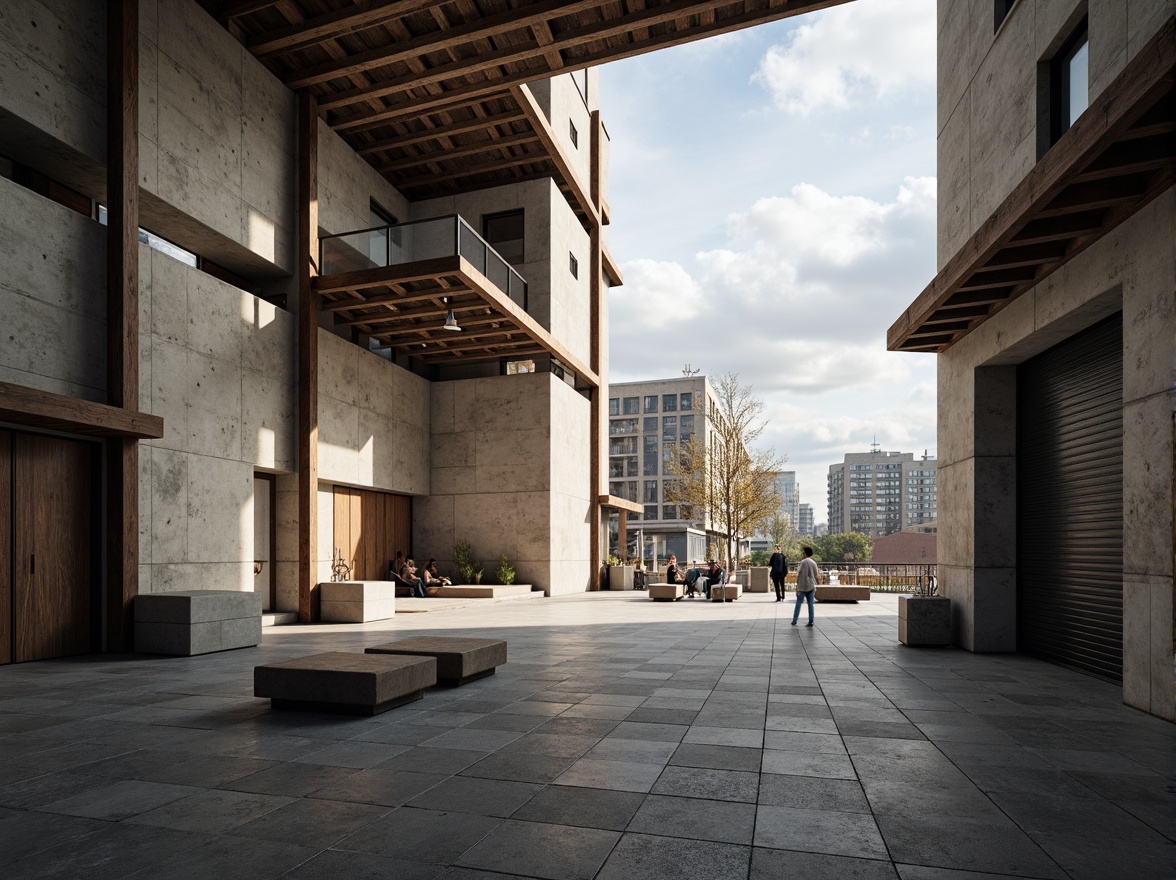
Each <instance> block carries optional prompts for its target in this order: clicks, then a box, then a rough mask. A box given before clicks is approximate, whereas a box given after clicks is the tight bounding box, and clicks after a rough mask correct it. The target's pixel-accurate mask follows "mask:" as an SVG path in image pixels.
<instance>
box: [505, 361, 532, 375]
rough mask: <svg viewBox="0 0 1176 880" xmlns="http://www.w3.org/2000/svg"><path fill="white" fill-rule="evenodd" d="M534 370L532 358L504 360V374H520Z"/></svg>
mask: <svg viewBox="0 0 1176 880" xmlns="http://www.w3.org/2000/svg"><path fill="white" fill-rule="evenodd" d="M534 372H535V362H534V361H533V360H525V361H507V362H506V375H508V376H522V375H523V374H525V373H534Z"/></svg>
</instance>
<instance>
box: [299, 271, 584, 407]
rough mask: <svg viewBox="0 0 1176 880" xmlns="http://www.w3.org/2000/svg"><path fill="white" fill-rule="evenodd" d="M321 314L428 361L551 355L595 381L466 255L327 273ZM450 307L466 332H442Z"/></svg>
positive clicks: (319, 282)
mask: <svg viewBox="0 0 1176 880" xmlns="http://www.w3.org/2000/svg"><path fill="white" fill-rule="evenodd" d="M314 286H315V290H316V291H317V292H318V294H319V296H320V298H321V302H322V310H323V311H326V312H333V313H334V315H335V323H336V324H338V325H343V326H347V327H354V328H356V329H357V330H359V331H360V332H362V333H365V334H367V335H368V336H371V337H372V338H374V339H377V340H379V341H380V342H382V343H383V344H385V345H389V346H391V347H393V348H395V349H397V350H399V351H401V352H403V353H404V354H406V355H408V356H410V357H413V358H416V359H417V360H419V361H421V362H423V363H448V364H452V363H467V362H468V363H472V362H475V361H484V360H498V359H500V358H503V357H526V356H528V355H536V354H550V355H552V356H553V357H555V358H557V359H558V360H560V361H561V362H563V363H564V364H566V365H567V366H568V367H569V368H570V369H571V370H573V371H574V372H575V373H576V374H577V375H578V376H580V377H581V378H582V379H583V380H584V381H585V383H586V384H588V385H591V386H594V387H595V386H598V385H599V383H600V377H599V376H597V375H596V374H595V373H594V372H593V371H592V370H591V369H589V368H588V367H587V366H586V365H585V364H583V363H582V362H580V360H579V359H578V358H576V357H575V356H574V355H572V354H571V353H570V352H569V351H568V350H567V349H565V348H564V347H563V346H562V345H561V344H560V343H559V342H557V341H556V340H555V338H554V337H553V336H551V334H550V333H548V332H547V331H546V330H545V329H544V328H543V327H542V326H541V325H539V324H538V323H537V322H536V321H535V320H534V319H533V318H532V317H531V316H530V315H528V314H527V313H526V312H525V311H523V309H522V308H521V307H520V306H518V305H516V304H515V303H513V302H512V301H511V300H509V299H507V298H506V297H505V296H504V295H503V294H502V293H501V292H500V291H499V290H498V288H497V287H495V286H494V285H493V284H492V283H491V282H490V281H489V280H488V279H487V278H485V277H484V276H483V275H482V274H481V273H480V272H478V270H477V269H475V268H474V267H473V266H472V265H471V264H470V263H469V262H468V261H466V260H464V259H462V258H461V257H442V258H439V259H436V260H428V261H421V262H418V263H405V264H400V265H395V266H389V267H386V268H377V269H364V270H361V271H357V272H348V273H340V274H336V275H325V276H322V277H319V278H316V279H315V281H314ZM450 309H452V310H453V313H454V316H455V317H456V319H457V323H458V324H459V325H460V326H461V332H460V333H454V332H453V331H451V330H445V329H443V325H444V323H445V316H446V314H447V312H448V311H449V310H450Z"/></svg>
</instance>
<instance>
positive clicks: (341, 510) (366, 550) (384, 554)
mask: <svg viewBox="0 0 1176 880" xmlns="http://www.w3.org/2000/svg"><path fill="white" fill-rule="evenodd" d="M334 494H335V523H334V536H335V543H334V547H332V548H331V552H332V553H334V551H335V548H338V549H339V551H340V552H341V553H342V554H343V561H344V562H346V563H347V564H348V565H349V566H351V577H352V578H353V579H354V580H357V581H362V580H369V581H374V580H384V579H385V578H387V576H388V563H389V562H391V561H392V559H393V558H394V557H395V556H396V551H397V550H400V551H403V552H404V553H405V554H410V555H411V553H412V499H411V498H409V497H407V496H405V495H390V494H388V493H386V492H372V491H370V490H367V489H350V488H347V487H345V486H336V487H335V493H334ZM419 561H420V560H418V562H419Z"/></svg>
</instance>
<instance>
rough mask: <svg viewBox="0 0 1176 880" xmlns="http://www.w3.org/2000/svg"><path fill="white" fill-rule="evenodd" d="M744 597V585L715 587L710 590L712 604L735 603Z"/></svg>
mask: <svg viewBox="0 0 1176 880" xmlns="http://www.w3.org/2000/svg"><path fill="white" fill-rule="evenodd" d="M742 595H743V585H742V584H723V585H722V586H714V587H711V588H710V597H711V601H712V602H722V601H724V600H726V601H728V602H734V601H735V600H736V599H738V598H739V597H740V596H742Z"/></svg>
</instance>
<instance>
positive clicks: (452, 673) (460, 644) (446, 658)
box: [366, 636, 506, 687]
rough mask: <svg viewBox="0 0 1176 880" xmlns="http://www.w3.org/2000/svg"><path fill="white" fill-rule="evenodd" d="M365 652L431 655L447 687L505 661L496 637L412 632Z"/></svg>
mask: <svg viewBox="0 0 1176 880" xmlns="http://www.w3.org/2000/svg"><path fill="white" fill-rule="evenodd" d="M366 653H368V654H400V655H408V656H414V657H432V658H434V659H435V660H436V661H437V680H438V681H439V682H441V683H442V684H446V685H449V686H450V687H457V686H458V685H463V684H467V683H468V682H471V681H474V680H475V679H479V678H484V677H485V676H487V675H493V674H494V670H495V668H496V667H498V666H501V665H502V664H503V663H505V662H506V642H504V641H501V640H499V639H459V638H450V637H447V636H416V637H414V638H411V639H401V640H400V641H398V642H385V643H384V644H382V645H373V646H372V647H370V648H368V649H367V650H366Z"/></svg>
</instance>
